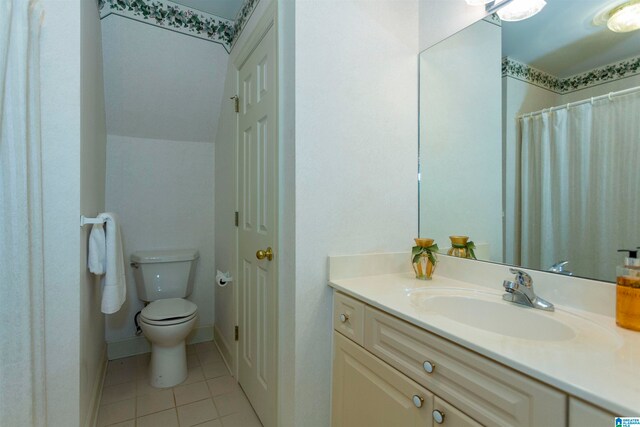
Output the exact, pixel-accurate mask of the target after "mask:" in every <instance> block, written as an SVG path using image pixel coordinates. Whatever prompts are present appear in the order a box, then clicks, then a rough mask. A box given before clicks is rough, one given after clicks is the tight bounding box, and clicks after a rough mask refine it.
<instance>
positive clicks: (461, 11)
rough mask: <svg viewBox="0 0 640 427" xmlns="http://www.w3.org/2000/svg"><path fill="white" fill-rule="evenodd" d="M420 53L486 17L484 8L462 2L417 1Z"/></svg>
mask: <svg viewBox="0 0 640 427" xmlns="http://www.w3.org/2000/svg"><path fill="white" fill-rule="evenodd" d="M419 3H420V17H419V32H420V36H419V37H420V48H419V50H420V51H423V50H425V49H427V48H429V47H431V46H433V45H434V44H436V43H438V42H440V41H442V40H444V39H445V38H447V37H449V36H451V35H453V34H454V33H456V32H458V31H460V30H462V29H464V28H466V27H467V26H469V25H471V24H473V23H474V22H476V21H477V20H479V19H481V18H484V17H485V16H486V13H485V9H484V6H469V5H468V4H467V3H466V2H464V1H463V0H455V1H452V0H419Z"/></svg>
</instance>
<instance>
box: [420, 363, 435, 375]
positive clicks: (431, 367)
mask: <svg viewBox="0 0 640 427" xmlns="http://www.w3.org/2000/svg"><path fill="white" fill-rule="evenodd" d="M422 367H423V368H424V370H425V371H426V372H427V373H428V374H432V373H433V371H434V370H435V369H436V365H435V363H431V362H429V361H428V360H425V361H424V363H423V364H422Z"/></svg>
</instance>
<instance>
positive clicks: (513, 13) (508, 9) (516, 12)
mask: <svg viewBox="0 0 640 427" xmlns="http://www.w3.org/2000/svg"><path fill="white" fill-rule="evenodd" d="M546 4H547V2H546V1H545V0H513V1H512V2H511V3H509V4H508V5H506V6H505V7H503V8H500V9H498V11H497V13H498V16H499V17H500V19H502V20H503V21H522V20H523V19H527V18H531V17H532V16H533V15H535V14H536V13H538V12H540V11H541V10H542V8H544V7H545V6H546Z"/></svg>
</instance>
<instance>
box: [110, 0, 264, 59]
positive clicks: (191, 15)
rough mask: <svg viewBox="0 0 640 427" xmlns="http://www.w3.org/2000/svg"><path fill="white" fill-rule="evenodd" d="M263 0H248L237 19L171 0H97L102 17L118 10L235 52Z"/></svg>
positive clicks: (136, 18)
mask: <svg viewBox="0 0 640 427" xmlns="http://www.w3.org/2000/svg"><path fill="white" fill-rule="evenodd" d="M259 1H260V0H245V1H244V4H243V5H242V7H241V8H240V11H239V12H238V15H237V16H236V19H235V21H232V20H230V19H225V18H221V17H219V16H215V15H211V14H208V13H204V12H200V11H198V10H195V9H191V8H188V7H186V6H182V5H178V4H175V3H173V2H171V1H167V0H97V2H98V9H99V10H100V19H104V18H106V17H107V16H109V15H111V14H114V15H120V16H124V17H126V18H131V19H134V20H136V21H140V22H144V23H146V24H150V25H154V26H156V27H160V28H165V29H168V30H172V31H177V32H179V33H183V34H187V35H190V36H194V37H198V38H200V39H203V40H207V41H211V42H214V43H220V44H221V45H223V46H224V48H225V49H226V51H227V52H231V49H232V48H233V45H234V42H235V41H236V40H237V38H238V36H239V35H240V33H242V30H243V29H244V27H245V25H246V23H247V21H248V20H249V17H250V16H251V14H252V13H253V10H254V9H255V7H256V6H257V4H258V2H259Z"/></svg>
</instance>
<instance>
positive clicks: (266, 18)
mask: <svg viewBox="0 0 640 427" xmlns="http://www.w3.org/2000/svg"><path fill="white" fill-rule="evenodd" d="M276 5H277V0H273V1H272V2H271V3H270V4H269V6H268V7H267V9H266V10H265V12H264V14H263V15H262V16H261V17H260V20H259V21H258V23H257V24H256V26H255V28H254V29H253V31H252V32H251V34H250V35H249V37H248V38H247V41H246V42H245V43H244V44H243V45H242V46H238V48H239V49H240V51H239V53H238V55H237V56H236V57H235V58H234V59H233V70H234V74H235V92H236V94H238V95H239V94H240V81H239V75H240V68H241V67H242V65H243V64H244V63H245V62H246V61H247V59H248V58H249V56H250V55H251V53H253V51H254V50H255V49H256V47H258V45H259V44H260V42H261V41H262V39H263V38H264V36H265V35H266V34H267V32H268V31H269V30H270V29H271V28H272V27H273V29H274V32H275V37H274V43H275V44H276V46H275V50H276V58H275V61H274V72H275V75H276V78H275V87H274V96H275V97H276V109H275V117H274V119H275V120H274V122H273V123H274V126H275V134H276V136H275V143H276V156H275V163H276V164H275V165H274V167H275V169H276V170H277V171H278V179H277V180H276V185H275V189H274V191H275V194H274V197H275V206H276V209H275V210H276V212H275V213H276V218H275V224H274V227H275V236H276V238H275V239H274V242H273V246H272V247H273V249H274V252H275V256H276V261H277V260H278V256H279V241H280V229H279V216H280V212H279V208H278V207H279V200H280V194H279V193H280V185H279V180H280V178H279V176H280V173H281V170H280V163H279V157H280V156H279V152H280V130H279V119H278V115H279V105H280V100H279V90H278V85H279V78H278V72H279V70H278V56H279V51H278V25H277V8H276ZM239 124H240V120H239V115H238V114H236V130H235V141H234V146H235V147H234V148H235V163H234V167H235V195H236V200H235V210H236V212H238V209H239V204H240V188H239V182H240V179H239V178H240V177H239V171H240V167H239V161H240V158H239V145H240V132H239ZM239 243H240V242H239V229H238V227H236V228H235V248H234V249H235V250H234V254H233V255H234V262H233V264H234V265H233V268H234V270H235V271H234V277H239V274H238V273H239V268H240V267H239V259H240V253H239V251H240V245H239ZM278 265H279V263H278V262H276V263H274V266H273V268H274V292H275V295H274V297H275V301H276V313H275V314H276V319H275V331H274V335H275V337H276V342H275V343H274V345H275V353H276V354H275V360H276V363H275V388H276V391H277V392H276V394H275V396H274V398H273V401H272V405H273V411H274V413H275V425H278V422H279V419H280V411H279V405H278V400H279V399H278V397H279V395H280V381H279V375H280V371H279V363H277V361H278V356H279V352H280V345H279V342H280V336H279V329H280V328H279V324H280V316H279V314H278V313H279V311H280V310H279V309H280V307H279V300H280V299H279V293H280V276H279V270H278ZM236 285H237V286H239V285H238V284H237V283H236ZM237 286H235V287H234V289H233V304H234V317H235V325H239V324H240V318H239V317H240V315H239V313H240V292H239V290H238V288H237ZM240 333H242V331H240ZM239 349H240V342H239V341H234V343H233V352H234V355H233V360H234V363H233V371H234V372H233V375H234V377H235V378H236V380H238V378H239V366H240V363H239V355H240V351H239Z"/></svg>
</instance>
